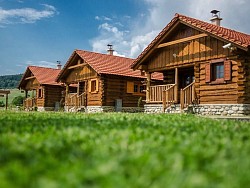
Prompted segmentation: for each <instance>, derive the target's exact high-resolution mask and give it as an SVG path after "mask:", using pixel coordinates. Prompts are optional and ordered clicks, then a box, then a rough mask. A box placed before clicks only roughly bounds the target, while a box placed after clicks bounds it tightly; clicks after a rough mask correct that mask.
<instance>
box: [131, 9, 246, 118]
mask: <svg viewBox="0 0 250 188" xmlns="http://www.w3.org/2000/svg"><path fill="white" fill-rule="evenodd" d="M216 12H218V11H215V15H213V18H212V19H211V21H212V22H213V23H207V22H204V21H201V20H198V19H194V18H190V17H188V16H184V15H180V14H176V15H175V17H174V18H173V19H172V20H171V21H170V23H169V24H168V25H167V26H166V27H165V28H164V29H163V30H162V31H161V32H160V33H159V35H158V36H157V37H156V38H155V39H154V40H153V41H152V42H151V43H150V44H149V45H148V47H147V48H145V50H144V51H143V52H142V53H141V54H140V55H139V56H138V57H137V59H136V60H135V61H134V63H133V65H132V66H131V67H132V68H133V69H134V70H141V71H144V72H146V74H147V88H146V91H147V93H146V95H147V96H146V105H145V111H146V112H154V111H155V108H156V107H158V109H160V111H162V112H163V111H164V112H169V113H173V112H180V111H183V110H184V111H191V112H193V113H197V114H204V115H205V114H206V115H247V114H248V115H249V114H250V90H249V88H250V87H249V86H250V74H249V70H250V35H248V34H244V33H241V32H238V31H234V30H231V29H227V28H224V27H221V26H220V20H222V19H221V18H219V16H218V15H216ZM212 13H214V11H212ZM155 72H161V73H162V74H163V76H164V79H163V82H164V84H163V85H158V86H155V85H154V86H152V82H151V78H152V77H151V75H152V74H153V73H155Z"/></svg>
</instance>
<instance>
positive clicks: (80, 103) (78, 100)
mask: <svg viewBox="0 0 250 188" xmlns="http://www.w3.org/2000/svg"><path fill="white" fill-rule="evenodd" d="M86 99H87V98H86V93H82V94H80V95H79V94H78V93H69V94H67V95H66V97H65V107H66V108H67V110H66V111H81V110H82V109H84V108H85V107H86Z"/></svg>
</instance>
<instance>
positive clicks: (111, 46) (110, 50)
mask: <svg viewBox="0 0 250 188" xmlns="http://www.w3.org/2000/svg"><path fill="white" fill-rule="evenodd" d="M107 46H108V50H107V52H108V54H109V55H113V54H114V50H113V45H112V44H108V45H107Z"/></svg>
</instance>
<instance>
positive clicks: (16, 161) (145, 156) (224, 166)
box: [0, 111, 250, 188]
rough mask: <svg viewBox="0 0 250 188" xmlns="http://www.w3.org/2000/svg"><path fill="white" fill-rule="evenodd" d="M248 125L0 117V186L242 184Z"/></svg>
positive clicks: (248, 154) (144, 117) (134, 117)
mask: <svg viewBox="0 0 250 188" xmlns="http://www.w3.org/2000/svg"><path fill="white" fill-rule="evenodd" d="M249 139H250V123H248V122H236V121H226V120H220V121H217V120H211V119H206V118H201V117H196V116H193V115H168V114H157V115H156V114H154V115H148V114H120V113H116V114H115V113H111V114H109V113H106V114H79V113H77V114H72V113H37V112H36V113H35V112H32V113H28V112H5V111H0V187H1V188H5V187H34V188H44V187H46V188H52V187H53V188H54V187H55V188H57V187H58V188H61V187H119V188H122V187H129V188H130V187H143V188H144V187H150V188H151V187H168V188H182V187H185V188H189V187H190V188H193V187H197V188H198V187H199V188H200V187H207V188H208V187H212V188H225V187H226V188H234V187H240V188H244V187H249V185H250V171H249V169H250V140H249Z"/></svg>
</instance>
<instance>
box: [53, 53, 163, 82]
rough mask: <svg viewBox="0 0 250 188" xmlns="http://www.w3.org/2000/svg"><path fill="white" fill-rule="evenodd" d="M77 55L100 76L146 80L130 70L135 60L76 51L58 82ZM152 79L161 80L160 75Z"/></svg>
mask: <svg viewBox="0 0 250 188" xmlns="http://www.w3.org/2000/svg"><path fill="white" fill-rule="evenodd" d="M75 54H78V55H79V56H80V57H81V58H82V59H83V60H84V61H85V62H86V63H87V64H89V66H90V67H92V68H93V69H94V70H95V71H96V72H97V73H98V74H112V75H119V76H129V77H137V78H145V76H141V72H140V71H139V70H136V71H133V69H131V68H130V66H131V65H132V63H133V62H134V59H130V58H125V57H120V56H115V55H108V54H101V53H96V52H89V51H85V50H75V51H74V52H73V54H72V55H71V57H70V58H69V60H68V62H67V63H66V65H65V66H64V68H63V70H62V72H61V73H60V74H59V75H58V77H57V81H58V80H59V79H60V77H61V76H62V74H63V73H64V72H65V71H66V69H67V67H68V66H70V64H71V59H72V58H73V56H74V55H75ZM152 78H153V79H160V77H159V75H156V76H155V75H154V76H153V77H152Z"/></svg>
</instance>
